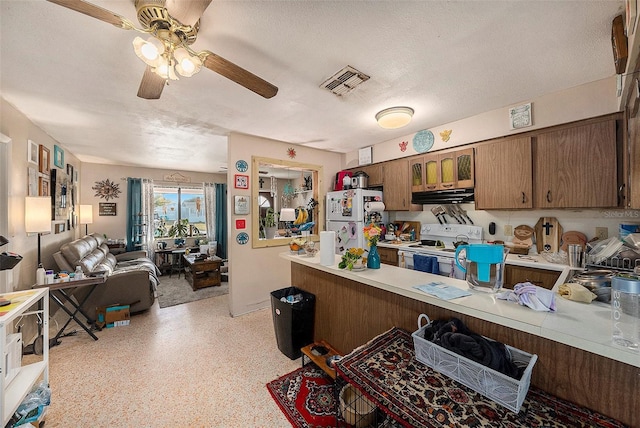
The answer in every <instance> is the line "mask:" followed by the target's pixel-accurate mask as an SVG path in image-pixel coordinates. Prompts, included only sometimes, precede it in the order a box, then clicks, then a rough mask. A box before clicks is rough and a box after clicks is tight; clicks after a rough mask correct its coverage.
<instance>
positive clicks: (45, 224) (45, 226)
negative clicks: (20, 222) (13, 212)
mask: <svg viewBox="0 0 640 428" xmlns="http://www.w3.org/2000/svg"><path fill="white" fill-rule="evenodd" d="M24 228H25V231H26V232H27V233H37V234H38V265H40V263H42V258H41V254H40V237H41V236H42V234H43V233H51V198H50V197H49V196H27V197H26V198H25V199H24Z"/></svg>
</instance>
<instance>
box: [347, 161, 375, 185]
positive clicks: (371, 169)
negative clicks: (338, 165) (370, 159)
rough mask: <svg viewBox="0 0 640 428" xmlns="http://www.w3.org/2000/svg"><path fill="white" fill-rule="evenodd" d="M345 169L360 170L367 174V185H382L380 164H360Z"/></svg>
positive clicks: (353, 171)
mask: <svg viewBox="0 0 640 428" xmlns="http://www.w3.org/2000/svg"><path fill="white" fill-rule="evenodd" d="M347 171H351V172H352V173H355V172H358V171H362V172H364V173H365V174H367V175H368V176H369V180H368V183H367V187H380V186H382V185H383V175H382V164H381V163H377V164H372V165H362V166H358V167H355V168H349V169H348V170H347Z"/></svg>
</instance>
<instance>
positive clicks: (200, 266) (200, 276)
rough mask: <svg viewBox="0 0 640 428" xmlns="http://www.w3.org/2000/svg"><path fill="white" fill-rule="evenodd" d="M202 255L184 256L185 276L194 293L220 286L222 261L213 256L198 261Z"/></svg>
mask: <svg viewBox="0 0 640 428" xmlns="http://www.w3.org/2000/svg"><path fill="white" fill-rule="evenodd" d="M199 255H200V254H198V253H194V254H189V255H188V256H187V255H184V256H183V257H184V262H185V266H184V275H185V277H186V278H187V281H189V283H190V284H191V288H193V291H195V290H198V289H200V288H205V287H213V286H219V285H220V266H222V259H221V258H220V257H217V256H211V257H208V258H206V259H204V260H197V257H198V256H199Z"/></svg>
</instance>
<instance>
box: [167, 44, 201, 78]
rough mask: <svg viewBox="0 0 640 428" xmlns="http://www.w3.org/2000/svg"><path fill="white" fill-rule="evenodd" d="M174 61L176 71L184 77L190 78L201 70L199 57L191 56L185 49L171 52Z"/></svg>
mask: <svg viewBox="0 0 640 428" xmlns="http://www.w3.org/2000/svg"><path fill="white" fill-rule="evenodd" d="M173 57H174V58H175V59H176V71H177V72H178V74H180V75H181V76H184V77H191V76H193V75H194V74H196V73H197V72H199V71H200V69H201V68H202V61H201V60H200V58H199V57H197V56H195V55H191V54H190V53H189V52H188V51H187V50H186V49H185V48H178V49H176V50H175V51H174V52H173Z"/></svg>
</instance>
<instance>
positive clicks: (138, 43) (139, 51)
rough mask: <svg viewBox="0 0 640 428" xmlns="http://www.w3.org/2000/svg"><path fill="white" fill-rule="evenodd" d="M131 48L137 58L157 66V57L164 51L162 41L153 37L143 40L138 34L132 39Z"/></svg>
mask: <svg viewBox="0 0 640 428" xmlns="http://www.w3.org/2000/svg"><path fill="white" fill-rule="evenodd" d="M133 50H134V52H135V53H136V55H137V56H138V58H140V59H141V60H142V61H144V62H145V63H146V64H148V65H150V66H152V67H155V66H157V61H158V58H160V57H161V56H162V54H163V53H164V43H162V42H161V41H160V40H158V39H156V38H155V37H149V38H148V39H147V40H144V39H143V38H142V37H139V36H138V37H136V38H135V39H133Z"/></svg>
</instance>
